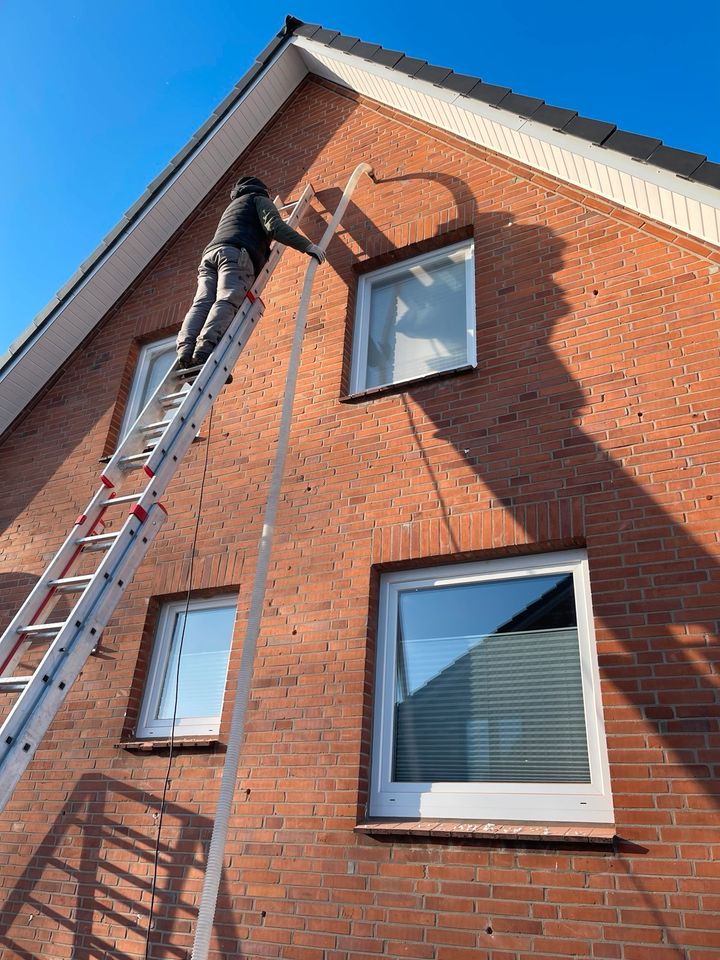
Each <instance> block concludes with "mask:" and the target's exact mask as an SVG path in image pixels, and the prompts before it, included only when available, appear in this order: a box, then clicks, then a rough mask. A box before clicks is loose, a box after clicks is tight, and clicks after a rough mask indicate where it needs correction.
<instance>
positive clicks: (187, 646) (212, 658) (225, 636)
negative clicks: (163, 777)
mask: <svg viewBox="0 0 720 960" xmlns="http://www.w3.org/2000/svg"><path fill="white" fill-rule="evenodd" d="M234 622H235V599H234V598H228V597H223V598H220V599H218V598H215V599H212V600H193V601H192V602H191V603H190V606H189V608H188V612H187V616H186V615H185V601H178V602H177V603H168V604H165V606H163V608H162V610H161V613H160V618H159V621H158V627H157V631H156V635H155V645H154V648H153V654H152V660H151V663H150V672H149V674H148V681H147V685H146V689H145V696H144V699H143V704H142V708H141V711H140V718H139V722H138V727H137V736H138V737H140V738H143V737H169V736H170V734H171V733H172V726H173V716H174V717H175V734H176V735H180V736H182V735H183V734H195V735H200V734H205V735H207V734H216V733H217V732H218V730H219V729H220V714H221V712H222V704H223V696H224V693H225V678H226V676H227V666H228V657H229V654H230V645H231V642H232V633H233V624H234Z"/></svg>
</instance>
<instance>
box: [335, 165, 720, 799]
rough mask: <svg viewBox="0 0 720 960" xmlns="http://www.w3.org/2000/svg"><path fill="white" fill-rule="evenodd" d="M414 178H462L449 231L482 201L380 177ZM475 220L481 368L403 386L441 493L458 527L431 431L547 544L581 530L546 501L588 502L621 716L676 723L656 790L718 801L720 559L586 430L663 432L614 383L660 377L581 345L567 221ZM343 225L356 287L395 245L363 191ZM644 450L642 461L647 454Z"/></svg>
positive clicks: (600, 610) (623, 443)
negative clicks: (555, 532) (553, 518)
mask: <svg viewBox="0 0 720 960" xmlns="http://www.w3.org/2000/svg"><path fill="white" fill-rule="evenodd" d="M413 181H421V182H424V181H434V182H436V183H437V184H438V185H440V186H441V187H444V188H445V189H446V190H447V192H448V195H449V199H450V203H451V205H454V210H455V213H456V215H455V216H454V215H453V213H452V210H451V211H450V213H449V215H448V217H447V220H446V224H447V226H446V228H445V230H446V231H449V230H451V229H452V228H453V227H454V226H455V225H458V224H460V225H461V224H462V223H463V222H464V221H466V220H467V212H466V213H465V216H464V217H460V216H458V215H457V214H458V213H459V212H460V211H462V210H465V211H467V208H468V203H469V201H470V198H471V196H472V195H471V192H470V190H469V188H468V186H467V185H466V184H465V183H464V182H463V181H461V180H460V179H458V178H456V177H452V176H450V175H448V174H444V173H434V172H431V173H427V174H425V173H411V174H408V175H407V176H402V177H396V178H390V179H388V180H385V179H381V180H379V181H378V185H379V188H382V187H385V186H386V185H394V186H395V185H398V184H400V185H405V187H406V189H408V193H409V194H410V195H411V197H415V196H416V195H415V194H412V191H411V190H410V189H409V185H411V184H412V182H413ZM333 194H334V191H323V192H322V193H321V194H318V196H319V197H320V198H321V200H322V202H323V203H324V204H325V205H326V206H327V207H328V209H332V207H333V206H334V204H335V203H336V202H337V198H336V197H335V196H334V195H333ZM413 202H415V201H414V199H412V198H411V199H409V201H408V203H409V204H410V205H412V203H413ZM415 209H417V207H416V208H415ZM473 219H474V223H473V229H474V245H475V277H476V290H475V294H476V314H477V357H478V366H477V370H476V371H474V372H473V373H471V374H469V375H466V376H467V379H462V378H445V379H443V380H438V381H437V382H435V383H432V384H423V383H418V384H414V385H409V386H408V387H407V388H404V389H403V394H404V395H403V402H404V404H405V408H406V411H407V415H408V419H409V428H410V432H411V435H412V436H413V437H414V439H415V442H416V443H417V444H418V446H419V447H420V449H421V451H422V452H423V456H424V457H425V462H426V465H427V469H428V472H429V473H430V475H431V477H432V479H433V483H434V484H435V489H436V494H437V495H438V502H439V505H440V506H441V509H443V510H444V511H445V514H446V519H447V520H448V526H449V515H448V512H447V507H446V505H445V502H444V500H443V499H442V496H441V490H442V484H440V483H439V482H438V481H437V477H436V471H435V469H434V466H433V463H432V461H431V458H430V457H429V456H428V454H427V451H426V450H425V444H426V442H427V440H428V439H429V435H430V434H431V436H432V438H433V446H434V448H435V449H437V444H436V441H437V439H441V440H444V441H446V442H447V443H448V444H451V445H452V446H453V447H454V448H455V450H456V451H457V452H458V453H459V454H460V455H461V456H462V458H463V460H464V461H465V462H466V463H467V464H468V465H470V466H471V467H472V469H473V471H474V472H475V474H476V476H477V478H478V480H479V481H481V482H482V485H483V487H484V491H483V489H482V488H480V489H479V490H478V501H479V503H480V502H481V501H482V500H483V494H484V492H486V493H485V500H484V503H483V504H482V505H483V507H487V506H492V507H497V508H499V509H502V510H504V511H507V512H508V513H509V514H510V515H511V516H512V518H513V520H514V521H515V523H517V524H519V525H520V526H522V527H523V528H524V529H525V530H526V533H527V535H528V539H529V541H530V542H532V543H534V544H535V545H536V547H537V549H552V548H557V547H558V546H563V545H565V546H567V545H568V544H562V543H561V542H559V541H557V540H555V539H554V538H551V539H548V532H547V531H546V530H543V529H540V527H539V525H538V522H537V520H536V517H537V512H536V511H535V510H533V509H530V508H531V507H532V506H533V505H534V504H538V503H548V502H550V503H552V502H556V503H560V502H563V501H567V500H573V501H575V502H579V503H581V504H582V509H583V511H584V537H583V539H585V538H586V539H587V548H588V553H589V559H590V568H591V577H592V581H593V584H594V587H595V590H594V594H595V603H594V607H595V609H594V613H595V618H596V625H597V633H598V640H599V647H600V650H601V655H600V663H601V670H602V675H603V677H604V678H606V679H607V680H608V681H610V682H611V683H612V684H613V686H614V688H615V694H614V695H613V694H612V693H611V692H610V691H609V690H608V691H607V692H606V694H605V696H604V701H605V712H606V716H607V717H609V718H610V719H618V720H619V719H622V720H625V721H630V720H633V722H635V720H634V718H633V717H631V716H630V715H629V714H628V713H627V709H626V707H627V705H628V704H632V705H633V707H634V708H635V712H636V714H635V716H636V717H639V718H640V719H641V720H642V721H643V723H642V726H640V727H636V732H638V733H639V732H641V731H642V732H643V738H644V743H645V745H646V746H658V742H657V740H656V739H655V738H654V737H653V736H652V735H653V733H654V732H657V734H659V735H660V738H661V741H660V744H659V745H661V746H662V747H663V748H664V750H665V753H664V756H663V763H664V765H663V766H662V767H661V768H650V770H648V769H647V768H644V774H645V775H648V774H649V773H650V772H651V771H653V776H652V779H651V781H648V782H649V784H650V783H651V784H652V786H651V787H650V786H649V787H648V789H650V788H651V789H652V790H653V792H662V791H669V790H670V789H671V781H672V779H674V778H678V779H682V780H686V781H687V780H688V779H694V780H695V782H696V784H697V786H696V790H701V791H704V792H705V793H706V794H707V795H708V796H709V797H712V798H713V801H712V802H713V803H717V802H718V800H720V796H718V784H717V780H716V778H715V775H714V768H713V767H712V766H711V765H710V763H709V762H708V761H707V759H706V756H705V755H704V752H703V751H704V750H705V747H706V746H707V741H706V737H707V735H709V734H711V733H713V732H715V731H717V729H718V725H719V718H720V704H719V703H718V697H717V686H716V684H715V681H714V668H713V659H712V644H713V641H714V639H715V638H716V637H717V634H718V621H717V596H718V592H719V588H720V571H719V569H718V565H717V563H716V560H715V559H714V557H713V556H712V555H711V553H710V552H708V550H706V549H705V547H704V545H703V543H702V542H701V540H700V539H699V538H698V536H694V535H693V534H692V533H691V532H690V529H689V525H688V524H687V522H686V521H687V515H683V513H676V514H675V515H673V514H671V513H670V512H669V510H668V509H665V507H664V506H663V504H662V503H661V502H660V501H659V499H658V497H657V496H656V495H654V493H652V492H651V491H650V490H649V489H648V484H647V483H646V484H644V483H643V481H642V479H641V478H640V473H639V471H640V469H641V467H640V466H638V468H637V469H638V474H637V475H634V474H633V472H631V470H630V469H628V468H627V467H626V466H625V465H624V463H623V462H622V461H621V460H620V459H618V458H617V457H615V456H614V455H613V454H612V453H611V452H610V450H609V449H606V448H605V447H604V446H603V443H602V442H601V440H600V439H596V438H595V437H593V435H592V434H591V432H590V430H589V429H585V421H586V420H587V422H588V423H589V424H590V426H591V427H592V425H593V424H595V425H596V426H597V425H599V429H598V430H597V432H598V433H602V434H604V435H606V436H607V441H608V446H613V447H614V448H616V449H618V450H623V449H627V451H628V454H630V455H632V454H633V453H634V452H637V450H638V449H639V448H641V447H642V446H643V444H646V443H648V441H650V440H651V438H652V430H653V424H652V423H648V424H647V425H645V424H643V422H642V407H640V408H639V409H637V411H636V414H635V416H636V419H635V422H634V423H633V425H632V440H631V445H630V446H629V447H628V446H627V444H628V440H627V434H623V436H622V437H621V436H620V434H619V430H620V428H617V427H616V426H615V422H614V420H613V416H614V415H613V414H612V413H611V412H610V413H608V414H607V415H604V413H603V399H604V392H603V391H605V392H610V391H612V390H616V391H617V390H625V391H626V396H627V406H628V407H632V406H633V404H634V403H635V401H634V400H633V396H634V395H637V396H639V397H643V398H644V399H645V401H646V402H647V401H648V400H652V399H654V398H653V396H650V395H649V390H650V389H652V388H647V387H645V388H644V392H643V387H642V384H638V382H637V378H636V377H634V375H633V372H632V371H630V370H625V369H618V368H613V367H612V366H611V365H610V362H609V361H606V360H605V359H601V360H597V361H596V360H595V359H594V356H593V349H594V348H593V345H590V346H588V343H587V340H586V339H585V340H584V341H583V346H582V347H578V348H577V349H576V350H574V348H573V343H574V341H575V336H576V329H575V324H574V322H573V319H574V318H573V309H572V308H571V304H570V302H569V298H568V297H567V296H566V294H565V291H564V289H563V287H562V286H561V285H560V283H558V282H557V281H556V279H555V275H556V274H559V273H561V272H562V271H563V270H564V269H565V262H564V249H565V243H564V241H563V239H562V238H561V237H560V236H558V235H557V234H555V233H554V232H553V231H552V230H550V229H549V228H548V227H547V226H545V225H544V224H542V223H518V222H516V221H515V220H514V218H513V217H512V215H511V214H508V213H507V212H504V211H492V212H482V213H475V215H474V218H473ZM343 225H344V229H345V234H346V235H345V237H343V236H342V235H340V236H338V237H336V238H335V240H334V241H333V244H331V247H330V250H329V260H330V263H331V265H332V266H336V268H337V269H338V272H339V273H340V275H341V276H342V277H343V279H345V280H346V282H347V283H348V286H349V287H350V288H351V289H352V284H353V265H352V262H351V261H352V258H351V256H350V250H351V249H352V247H353V245H356V246H357V247H359V249H360V251H361V252H367V251H378V252H379V251H383V252H385V251H392V250H393V249H395V247H394V245H393V243H392V241H391V239H389V238H388V237H387V236H386V235H385V234H384V233H383V232H382V230H380V229H379V228H378V227H377V226H376V225H375V224H374V223H373V221H372V220H371V219H370V217H369V216H368V215H367V214H365V213H364V212H363V211H362V210H361V209H359V208H358V207H357V206H355V205H351V206H350V207H349V209H348V214H347V215H346V216H345V217H344V219H343ZM588 284H589V285H592V280H590V279H589V280H588ZM638 290H639V292H640V293H641V292H642V291H641V288H638ZM632 296H633V293H632V291H628V292H627V297H628V298H629V299H628V301H627V306H626V311H625V317H628V316H629V317H630V318H632V308H633V303H632ZM627 307H629V310H628V309H627ZM612 322H613V321H611V320H608V325H610V324H611V323H612ZM624 322H626V321H624V320H623V318H617V319H616V320H614V323H615V325H616V327H615V329H614V330H613V335H614V336H621V335H623V333H625V331H624V329H623V326H622V324H623V323H624ZM625 335H626V336H627V333H625ZM605 336H608V333H607V329H603V330H602V331H601V332H599V333H598V338H599V342H598V344H597V347H598V348H599V347H602V346H604V344H603V343H602V338H603V337H605ZM556 344H564V346H563V352H564V354H565V355H567V356H572V355H573V354H575V355H576V356H578V358H579V359H578V364H577V368H578V369H579V370H580V377H581V379H575V377H574V376H573V374H572V373H571V371H570V369H569V368H568V366H567V365H566V364H565V363H564V362H563V360H562V359H561V357H560V355H559V352H558V350H557V349H556V346H555V345H556ZM629 350H630V348H628V349H627V350H624V349H621V348H619V347H618V348H617V351H616V355H617V356H621V357H623V358H624V357H626V356H627V355H628V352H629ZM581 363H582V364H586V366H585V367H584V368H583V366H581ZM585 370H587V374H586V373H585ZM599 373H602V377H599ZM591 374H592V384H591V385H588V386H586V385H585V382H584V381H583V379H582V378H584V377H587V378H588V379H589V378H590V375H591ZM599 382H601V384H602V385H601V387H598V383H599ZM590 386H591V387H592V389H590ZM396 389H397V388H396ZM411 405H414V406H415V407H416V409H417V410H418V412H419V415H418V416H417V417H415V416H413V413H412V410H411ZM615 416H616V415H615ZM690 442H691V441H690ZM689 456H690V454H689V453H687V452H686V457H689ZM635 462H636V463H638V464H640V460H639V459H637V460H636V461H635ZM686 466H687V461H686V459H683V453H682V450H681V449H678V450H677V451H672V452H671V453H670V454H669V456H666V458H665V464H664V469H666V470H667V471H668V472H669V473H670V474H671V475H672V480H671V481H669V482H670V484H671V485H670V486H668V487H667V488H665V489H666V492H667V491H670V490H673V491H678V490H679V489H680V488H682V489H680V492H679V493H675V494H674V495H673V496H672V497H670V498H668V502H670V503H671V504H672V505H673V506H675V505H676V504H678V503H679V502H682V497H683V495H684V492H685V490H687V492H688V493H690V492H691V485H692V480H690V479H688V481H687V484H685V483H684V476H686V475H687V474H685V472H684V471H685V468H686ZM694 470H695V473H696V474H697V473H698V472H699V470H698V468H697V467H695V468H694ZM691 473H692V471H691ZM657 489H658V486H657V485H655V486H654V487H653V490H654V491H656V490H657ZM446 496H447V493H446ZM696 529H697V528H696ZM648 733H649V734H650V735H651V738H652V742H651V740H650V739H647V738H646V735H647V734H648ZM609 747H610V753H611V763H612V762H613V761H615V763H616V764H617V766H615V767H614V770H613V774H614V780H615V782H616V786H618V785H619V783H620V781H621V780H622V779H623V778H626V777H627V778H629V779H633V778H636V776H637V771H636V770H635V768H634V767H633V766H630V765H626V761H623V755H622V753H618V754H617V756H614V755H613V749H612V748H613V743H612V738H611V739H610V742H609ZM663 781H664V782H663ZM620 792H622V791H621V790H620Z"/></svg>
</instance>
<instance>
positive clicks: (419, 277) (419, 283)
mask: <svg viewBox="0 0 720 960" xmlns="http://www.w3.org/2000/svg"><path fill="white" fill-rule="evenodd" d="M474 287H475V284H474V280H473V244H472V242H469V241H467V242H464V243H458V244H455V245H454V246H452V247H445V248H443V249H442V250H436V251H435V252H434V253H429V254H424V255H423V256H420V257H414V258H413V259H412V260H404V261H403V262H402V263H399V264H394V265H393V266H390V267H384V268H383V269H382V270H375V271H374V272H372V273H366V274H364V275H363V276H361V277H360V281H359V284H358V305H357V313H356V317H355V337H354V342H353V355H352V372H351V382H350V392H351V393H362V392H363V391H365V390H371V389H374V388H378V387H384V386H390V385H391V384H395V383H404V382H406V381H408V380H417V379H420V378H422V377H427V376H430V375H432V374H436V373H440V372H442V371H447V370H457V369H460V368H463V367H469V366H474V365H475V363H476V348H475V290H474Z"/></svg>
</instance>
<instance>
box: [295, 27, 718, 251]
mask: <svg viewBox="0 0 720 960" xmlns="http://www.w3.org/2000/svg"><path fill="white" fill-rule="evenodd" d="M292 43H293V45H294V46H296V47H298V48H299V49H301V50H302V51H303V56H304V58H305V61H306V64H307V67H308V70H309V72H311V73H316V74H318V75H320V76H323V77H325V78H326V79H329V80H333V81H335V82H336V83H339V84H340V85H343V86H346V87H348V88H350V89H353V90H354V91H355V92H357V93H361V94H365V95H366V96H368V97H370V98H371V99H375V100H380V102H382V103H384V104H385V105H386V106H390V107H395V108H396V109H400V110H401V111H403V112H406V113H408V114H410V115H411V116H414V117H415V118H416V119H419V120H423V121H424V122H426V123H432V124H434V125H435V126H438V127H441V128H442V129H444V130H446V131H447V132H450V133H455V134H457V135H459V136H462V137H464V138H465V139H470V140H473V141H474V142H475V143H477V144H478V145H479V146H484V147H487V148H488V149H491V150H494V151H496V152H500V153H503V154H504V155H505V156H508V157H509V158H511V159H514V160H520V161H521V162H523V163H526V164H528V165H529V166H532V167H534V168H535V169H538V170H541V171H542V172H543V173H548V174H550V175H552V176H555V177H557V178H559V179H561V180H565V181H567V182H570V183H572V184H573V185H575V186H579V187H582V188H583V189H587V190H590V191H591V192H593V193H595V194H598V195H599V196H602V197H604V198H605V199H607V200H610V201H612V202H613V203H621V204H622V205H624V206H627V207H629V208H631V209H635V210H637V211H638V212H639V213H642V214H645V215H648V216H651V217H652V218H653V219H657V220H659V221H662V222H664V223H667V224H668V225H670V226H674V227H677V228H678V229H680V230H683V231H684V232H686V233H689V234H691V235H693V236H697V237H699V238H700V239H703V240H709V241H710V242H711V243H715V244H718V243H720V190H717V189H715V188H713V187H708V186H705V185H704V184H701V183H697V182H694V181H690V180H686V179H684V178H682V177H679V176H677V175H676V174H673V173H671V172H669V171H666V170H662V169H660V168H657V167H653V166H652V165H651V164H650V163H645V162H641V161H638V160H634V159H632V158H631V157H628V156H626V155H625V154H622V153H619V152H617V151H614V150H610V149H606V148H604V147H601V146H598V145H596V144H593V143H590V142H588V141H587V140H582V139H581V138H579V137H574V136H573V135H572V134H567V133H562V132H560V131H556V130H554V129H553V128H552V127H548V126H546V125H544V124H541V123H537V122H533V120H531V119H528V118H524V117H521V116H519V115H517V114H514V113H510V112H509V111H506V110H503V109H502V107H493V106H489V105H487V104H484V103H482V102H480V101H476V100H472V99H470V98H469V97H466V96H463V95H462V94H459V93H455V92H453V91H450V90H446V89H443V88H441V87H437V86H435V85H433V84H432V83H429V82H428V81H424V80H418V79H417V78H415V77H409V76H405V75H403V74H401V73H399V72H398V71H396V70H393V69H392V68H390V67H385V66H382V65H381V64H376V63H371V62H369V61H366V60H363V59H362V58H360V57H356V56H353V54H352V52H345V51H342V50H339V49H335V48H329V47H327V46H325V45H324V44H320V43H314V42H313V41H312V40H310V39H307V38H305V37H294V38H293V40H292ZM383 94H384V95H383ZM433 104H434V105H435V108H433ZM439 104H442V105H444V107H445V116H444V118H443V117H440V115H439V111H438V105H439ZM463 118H465V122H463ZM469 118H477V120H479V121H481V122H480V123H477V122H475V123H472V122H468V121H469ZM443 120H444V122H443ZM453 121H454V122H453ZM483 127H484V128H485V134H484V135H483V136H479V135H478V133H477V131H478V130H482V129H483ZM558 152H559V153H558ZM590 168H592V169H590ZM613 173H614V174H621V175H623V176H624V177H625V178H631V180H632V181H636V182H637V181H641V182H642V183H645V184H648V185H651V188H654V190H651V192H652V193H653V195H657V196H658V197H660V196H661V195H663V194H665V195H666V194H671V195H672V196H673V198H682V199H683V200H686V201H690V202H691V203H692V204H700V205H701V206H702V207H703V208H705V210H704V211H703V215H700V216H698V215H687V214H685V213H683V212H682V207H681V211H680V214H679V215H676V213H675V212H674V207H675V206H676V204H667V203H661V202H660V200H659V199H658V200H657V202H654V203H653V205H651V206H650V207H649V208H647V207H646V208H643V207H642V206H640V205H638V204H637V203H636V202H634V200H633V195H634V194H635V193H637V192H638V191H637V190H636V189H635V188H634V187H633V185H632V184H628V183H624V184H622V186H621V185H620V181H619V180H618V179H617V176H615V177H613ZM603 184H605V185H611V184H614V188H612V189H609V188H608V186H605V187H604V186H603ZM639 192H640V193H642V191H639ZM619 194H620V195H619ZM708 212H714V216H713V215H712V213H711V215H710V216H707V213H708Z"/></svg>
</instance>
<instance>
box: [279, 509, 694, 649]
mask: <svg viewBox="0 0 720 960" xmlns="http://www.w3.org/2000/svg"><path fill="white" fill-rule="evenodd" d="M708 500H712V497H708ZM292 635H293V636H294V637H296V636H297V630H293V632H292Z"/></svg>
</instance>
